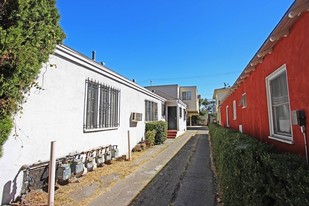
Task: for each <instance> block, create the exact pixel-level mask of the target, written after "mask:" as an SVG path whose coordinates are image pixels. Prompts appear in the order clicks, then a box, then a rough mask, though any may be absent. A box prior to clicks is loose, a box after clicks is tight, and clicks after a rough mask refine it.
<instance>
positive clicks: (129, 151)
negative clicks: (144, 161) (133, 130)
mask: <svg viewBox="0 0 309 206" xmlns="http://www.w3.org/2000/svg"><path fill="white" fill-rule="evenodd" d="M128 160H129V161H131V144H130V131H129V130H128Z"/></svg>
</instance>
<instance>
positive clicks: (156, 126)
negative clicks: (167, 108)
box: [146, 121, 167, 144]
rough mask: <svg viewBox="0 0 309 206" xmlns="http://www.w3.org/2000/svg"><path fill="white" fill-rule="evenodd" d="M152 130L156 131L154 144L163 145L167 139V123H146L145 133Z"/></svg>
mask: <svg viewBox="0 0 309 206" xmlns="http://www.w3.org/2000/svg"><path fill="white" fill-rule="evenodd" d="M152 130H155V131H156V136H155V140H154V143H155V144H163V143H164V141H165V140H166V138H167V123H166V122H164V121H154V122H147V123H146V132H147V131H152Z"/></svg>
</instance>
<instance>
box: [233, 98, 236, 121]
mask: <svg viewBox="0 0 309 206" xmlns="http://www.w3.org/2000/svg"><path fill="white" fill-rule="evenodd" d="M236 119H237V109H236V100H234V101H233V120H236Z"/></svg>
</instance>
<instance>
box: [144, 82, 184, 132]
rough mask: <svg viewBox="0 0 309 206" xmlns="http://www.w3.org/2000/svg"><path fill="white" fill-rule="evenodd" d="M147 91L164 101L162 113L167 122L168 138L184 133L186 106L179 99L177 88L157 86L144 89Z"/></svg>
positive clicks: (174, 85) (174, 86) (175, 86)
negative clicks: (162, 98)
mask: <svg viewBox="0 0 309 206" xmlns="http://www.w3.org/2000/svg"><path fill="white" fill-rule="evenodd" d="M145 88H146V89H148V90H149V91H151V92H153V93H155V94H157V95H159V96H162V97H164V98H165V99H166V102H165V105H164V107H163V108H165V111H164V112H163V113H164V114H165V115H166V116H165V117H166V119H167V122H168V130H169V132H168V137H169V138H175V137H176V136H179V135H180V134H182V133H183V132H184V131H186V120H187V109H188V107H187V105H186V104H185V103H184V102H183V101H182V100H181V99H180V98H179V91H180V90H179V86H178V85H177V84H173V85H159V86H147V87H145Z"/></svg>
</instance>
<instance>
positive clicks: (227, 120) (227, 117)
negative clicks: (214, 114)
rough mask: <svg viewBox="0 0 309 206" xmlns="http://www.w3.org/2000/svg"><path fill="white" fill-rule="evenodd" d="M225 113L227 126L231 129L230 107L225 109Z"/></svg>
mask: <svg viewBox="0 0 309 206" xmlns="http://www.w3.org/2000/svg"><path fill="white" fill-rule="evenodd" d="M225 113H226V126H227V127H230V122H229V105H227V106H226V107H225Z"/></svg>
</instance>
